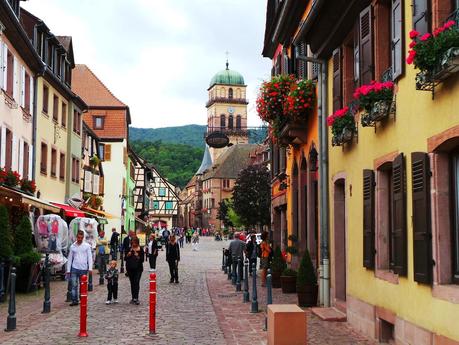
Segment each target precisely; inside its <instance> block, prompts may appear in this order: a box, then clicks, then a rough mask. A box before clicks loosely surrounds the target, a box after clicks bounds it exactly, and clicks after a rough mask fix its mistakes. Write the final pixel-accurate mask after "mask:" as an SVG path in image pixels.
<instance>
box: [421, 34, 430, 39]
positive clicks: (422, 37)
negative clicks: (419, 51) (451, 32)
mask: <svg viewBox="0 0 459 345" xmlns="http://www.w3.org/2000/svg"><path fill="white" fill-rule="evenodd" d="M431 36H432V35H431V34H430V33H426V34H424V35H422V36H421V41H427V40H428V39H429V38H430V37H431Z"/></svg>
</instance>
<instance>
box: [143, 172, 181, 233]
mask: <svg viewBox="0 0 459 345" xmlns="http://www.w3.org/2000/svg"><path fill="white" fill-rule="evenodd" d="M175 188H176V187H175V186H174V185H173V184H172V183H170V182H169V181H168V180H166V179H165V178H164V177H163V176H161V174H160V173H159V171H158V170H156V169H155V168H154V167H151V180H150V192H149V193H150V209H149V212H148V213H149V222H150V223H151V224H152V225H153V227H154V228H158V229H161V228H171V227H172V226H175V225H176V224H177V212H178V200H179V198H178V195H177V193H176V191H175Z"/></svg>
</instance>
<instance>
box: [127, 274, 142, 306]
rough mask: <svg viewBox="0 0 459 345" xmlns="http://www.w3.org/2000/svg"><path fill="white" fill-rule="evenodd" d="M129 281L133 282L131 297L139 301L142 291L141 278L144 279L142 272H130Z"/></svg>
mask: <svg viewBox="0 0 459 345" xmlns="http://www.w3.org/2000/svg"><path fill="white" fill-rule="evenodd" d="M128 276H129V281H130V282H131V296H132V299H133V300H138V299H139V290H140V278H141V277H142V271H140V270H133V271H128Z"/></svg>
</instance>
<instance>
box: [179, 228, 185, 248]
mask: <svg viewBox="0 0 459 345" xmlns="http://www.w3.org/2000/svg"><path fill="white" fill-rule="evenodd" d="M183 242H185V231H184V230H183V228H180V230H179V246H180V248H183Z"/></svg>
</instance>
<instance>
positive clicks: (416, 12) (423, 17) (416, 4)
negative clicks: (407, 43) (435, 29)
mask: <svg viewBox="0 0 459 345" xmlns="http://www.w3.org/2000/svg"><path fill="white" fill-rule="evenodd" d="M411 8H412V9H413V29H414V30H416V31H418V32H419V33H420V34H421V35H423V34H425V33H427V32H430V31H431V13H432V9H431V6H430V0H413V5H412V7H411Z"/></svg>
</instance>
